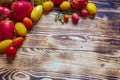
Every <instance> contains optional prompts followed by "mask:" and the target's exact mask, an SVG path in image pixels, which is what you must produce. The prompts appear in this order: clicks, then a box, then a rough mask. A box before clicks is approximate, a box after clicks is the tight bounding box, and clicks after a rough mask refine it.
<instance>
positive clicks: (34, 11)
mask: <svg viewBox="0 0 120 80" xmlns="http://www.w3.org/2000/svg"><path fill="white" fill-rule="evenodd" d="M2 1H3V2H2ZM2 1H0V52H4V51H5V53H6V55H7V57H8V58H15V56H16V53H17V50H18V49H19V47H20V46H21V45H22V43H23V41H24V39H25V36H26V34H27V31H28V30H29V29H31V28H32V26H33V22H36V21H38V20H39V19H40V17H41V15H42V13H43V10H48V7H50V6H51V4H52V6H51V8H50V10H51V9H53V3H54V5H60V4H62V5H61V8H62V9H66V8H68V6H66V5H65V4H66V2H65V1H68V0H51V2H49V1H48V2H46V3H43V2H44V1H47V0H2ZM31 1H34V2H37V3H38V1H40V3H43V5H39V4H33V3H32V2H31ZM41 1H42V2H41ZM63 2H64V3H63ZM68 3H69V4H70V2H69V1H68V2H67V4H68ZM47 4H49V6H48V5H47ZM71 6H72V8H73V9H81V8H84V9H82V10H81V11H80V14H81V16H84V17H85V16H87V15H88V14H91V15H94V14H95V13H96V6H95V5H94V4H93V3H88V0H71ZM86 6H87V7H86ZM69 7H70V6H69ZM57 19H58V20H60V21H61V20H62V19H61V18H60V16H59V15H57ZM68 19H69V16H68V15H66V14H65V15H64V21H65V22H67V21H68ZM72 20H73V22H74V23H75V24H76V23H78V20H79V15H78V14H77V13H73V14H72Z"/></svg>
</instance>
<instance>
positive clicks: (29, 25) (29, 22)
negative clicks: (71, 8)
mask: <svg viewBox="0 0 120 80" xmlns="http://www.w3.org/2000/svg"><path fill="white" fill-rule="evenodd" d="M23 24H24V25H25V27H26V28H27V29H31V28H32V25H33V22H32V20H31V19H30V18H29V17H25V18H24V19H23Z"/></svg>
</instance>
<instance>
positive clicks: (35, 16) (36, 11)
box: [30, 5, 43, 21]
mask: <svg viewBox="0 0 120 80" xmlns="http://www.w3.org/2000/svg"><path fill="white" fill-rule="evenodd" d="M42 13H43V7H42V5H38V6H35V7H34V8H33V10H32V12H31V14H30V18H31V19H32V20H33V21H38V20H39V19H40V17H41V15H42Z"/></svg>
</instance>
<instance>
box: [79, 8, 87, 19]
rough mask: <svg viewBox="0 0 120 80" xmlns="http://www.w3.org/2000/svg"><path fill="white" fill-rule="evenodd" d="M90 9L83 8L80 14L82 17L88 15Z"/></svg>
mask: <svg viewBox="0 0 120 80" xmlns="http://www.w3.org/2000/svg"><path fill="white" fill-rule="evenodd" d="M88 14H89V13H88V11H87V10H86V9H83V10H81V11H80V15H81V16H82V17H86V16H88Z"/></svg>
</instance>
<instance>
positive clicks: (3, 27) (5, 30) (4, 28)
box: [0, 20, 14, 39]
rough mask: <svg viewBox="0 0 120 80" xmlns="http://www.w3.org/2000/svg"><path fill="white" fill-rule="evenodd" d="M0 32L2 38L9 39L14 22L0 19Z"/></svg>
mask: <svg viewBox="0 0 120 80" xmlns="http://www.w3.org/2000/svg"><path fill="white" fill-rule="evenodd" d="M0 32H1V35H2V38H3V39H11V38H12V37H13V34H14V22H13V21H11V20H2V21H1V22H0Z"/></svg>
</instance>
